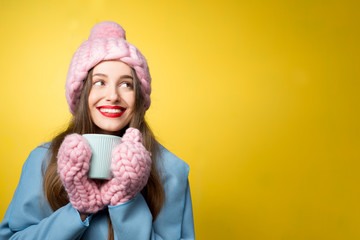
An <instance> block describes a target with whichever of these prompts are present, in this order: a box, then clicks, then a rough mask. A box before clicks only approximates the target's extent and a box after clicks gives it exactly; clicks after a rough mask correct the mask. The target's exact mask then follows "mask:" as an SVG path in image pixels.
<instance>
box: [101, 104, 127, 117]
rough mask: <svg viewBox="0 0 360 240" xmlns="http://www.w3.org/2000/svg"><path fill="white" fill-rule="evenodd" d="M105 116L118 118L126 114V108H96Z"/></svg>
mask: <svg viewBox="0 0 360 240" xmlns="http://www.w3.org/2000/svg"><path fill="white" fill-rule="evenodd" d="M96 109H97V110H98V111H99V112H100V113H101V114H102V115H103V116H105V117H110V118H118V117H121V115H123V114H124V112H125V111H126V108H124V107H120V106H100V107H97V108H96Z"/></svg>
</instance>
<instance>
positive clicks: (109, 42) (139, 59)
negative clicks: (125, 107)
mask: <svg viewBox="0 0 360 240" xmlns="http://www.w3.org/2000/svg"><path fill="white" fill-rule="evenodd" d="M104 60H119V61H122V62H124V63H126V64H128V65H129V66H130V67H132V68H133V69H135V72H136V76H137V77H138V79H139V81H140V83H141V92H142V94H143V96H144V98H145V109H148V108H149V107H150V93H151V86H150V83H151V77H150V73H149V68H148V65H147V62H146V59H145V57H144V56H143V55H142V54H141V52H140V51H139V50H138V49H137V48H136V47H135V46H134V45H132V44H130V43H128V42H127V41H126V40H125V31H124V29H123V28H122V27H121V26H120V25H119V24H117V23H115V22H101V23H98V24H96V25H95V26H94V27H93V28H92V29H91V33H90V36H89V39H88V40H87V41H85V42H83V43H82V44H81V46H80V47H79V48H78V49H77V50H76V52H75V53H74V56H73V58H72V60H71V63H70V68H69V72H68V74H67V79H66V84H65V95H66V100H67V102H68V104H69V109H70V112H71V113H72V114H74V113H75V111H76V109H77V107H78V104H79V100H80V93H81V90H82V88H83V85H84V80H85V78H86V76H87V74H88V71H89V70H90V69H91V68H93V67H94V66H95V65H97V64H98V63H100V62H101V61H104Z"/></svg>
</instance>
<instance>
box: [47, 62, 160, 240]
mask: <svg viewBox="0 0 360 240" xmlns="http://www.w3.org/2000/svg"><path fill="white" fill-rule="evenodd" d="M132 75H133V83H134V90H135V114H134V117H133V118H132V120H131V122H130V123H129V126H128V127H134V128H137V129H139V131H140V132H141V133H142V136H143V144H144V146H145V148H146V149H147V150H148V151H149V152H150V153H151V159H152V167H151V172H150V177H149V180H148V182H147V185H146V186H145V187H144V189H143V190H142V191H141V193H142V194H143V196H144V197H145V200H146V203H147V204H148V206H149V209H150V211H151V214H152V216H153V220H155V219H156V217H157V215H158V214H159V212H160V210H161V208H162V206H163V203H164V199H165V193H164V189H163V185H162V181H161V177H160V173H159V171H161V163H159V162H157V161H158V159H159V158H157V156H158V154H159V149H158V144H157V142H156V140H155V137H154V134H153V133H152V131H151V129H150V127H149V126H148V124H147V123H146V121H145V118H144V117H145V111H146V110H145V108H144V98H143V95H142V93H141V90H140V82H139V80H138V79H137V76H136V73H135V71H134V70H133V69H132ZM91 87H92V69H91V70H90V71H89V73H88V76H87V78H86V79H85V80H84V87H83V90H82V92H81V95H80V102H79V106H78V108H77V110H76V112H75V113H74V115H73V117H72V119H71V121H70V123H69V125H68V127H67V129H66V130H65V131H63V132H61V133H60V134H58V135H57V136H56V137H54V138H53V140H52V142H51V144H50V149H49V157H48V161H46V162H44V164H43V168H44V171H43V172H45V173H44V181H43V188H44V193H45V196H46V198H47V200H48V202H49V204H50V206H51V208H52V209H53V210H54V211H56V210H57V209H59V208H60V207H62V206H64V205H66V204H68V203H69V198H68V195H67V193H66V191H65V189H64V187H63V185H62V182H61V180H60V176H59V174H58V173H57V154H58V151H59V148H60V145H61V143H62V142H63V140H64V138H65V136H67V135H68V134H72V133H78V134H85V133H96V132H97V130H98V127H97V126H96V125H94V123H93V122H92V120H91V117H90V113H89V107H88V98H89V93H90V90H91ZM126 128H127V127H125V128H124V129H122V131H121V133H120V134H119V136H122V135H123V134H124V132H125V130H126ZM45 169H46V170H45ZM108 219H109V233H108V239H113V238H114V232H113V228H112V223H111V221H110V217H109V215H108Z"/></svg>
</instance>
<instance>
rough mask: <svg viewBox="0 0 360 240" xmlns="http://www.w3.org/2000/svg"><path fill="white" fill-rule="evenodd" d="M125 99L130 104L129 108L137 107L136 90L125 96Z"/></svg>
mask: <svg viewBox="0 0 360 240" xmlns="http://www.w3.org/2000/svg"><path fill="white" fill-rule="evenodd" d="M124 100H125V101H126V104H127V105H128V107H129V108H134V107H135V92H131V93H128V94H126V96H124Z"/></svg>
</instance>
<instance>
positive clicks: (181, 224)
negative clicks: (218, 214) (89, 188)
mask: <svg viewBox="0 0 360 240" xmlns="http://www.w3.org/2000/svg"><path fill="white" fill-rule="evenodd" d="M163 157H165V159H164V160H165V162H164V167H165V171H164V172H165V173H166V174H165V176H164V178H163V182H164V190H165V203H164V205H163V208H162V210H161V212H160V214H159V215H158V217H157V218H156V220H155V221H153V218H152V215H151V212H150V210H149V207H148V205H147V203H146V201H145V199H144V197H143V196H142V195H141V194H138V195H137V196H136V197H135V198H134V199H132V200H130V201H128V202H126V203H123V204H120V205H117V206H109V213H110V218H111V221H112V224H113V228H114V234H115V239H122V240H127V239H131V240H147V239H149V240H167V239H181V240H185V239H186V240H190V239H195V234H194V222H193V212H192V203H191V195H190V187H189V181H188V172H189V166H188V165H187V164H186V163H185V162H183V161H182V160H180V159H178V158H177V157H176V156H174V155H173V154H171V153H170V152H168V151H167V150H165V149H163Z"/></svg>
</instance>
